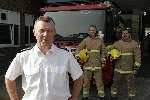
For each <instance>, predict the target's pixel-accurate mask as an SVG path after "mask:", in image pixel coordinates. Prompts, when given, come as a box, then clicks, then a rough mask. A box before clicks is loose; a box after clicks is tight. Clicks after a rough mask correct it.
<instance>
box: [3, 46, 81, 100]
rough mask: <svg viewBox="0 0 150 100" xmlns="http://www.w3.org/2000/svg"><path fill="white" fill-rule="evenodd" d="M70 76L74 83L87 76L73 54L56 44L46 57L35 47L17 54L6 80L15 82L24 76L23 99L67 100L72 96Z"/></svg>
mask: <svg viewBox="0 0 150 100" xmlns="http://www.w3.org/2000/svg"><path fill="white" fill-rule="evenodd" d="M68 73H70V74H71V77H72V78H73V80H76V79H78V78H79V77H80V76H81V75H82V73H83V72H82V69H81V68H80V65H79V64H78V62H77V61H76V59H75V58H74V57H73V55H72V54H71V53H68V52H67V51H65V50H63V49H59V48H57V47H56V46H54V45H52V47H51V49H50V50H49V52H48V53H47V54H46V55H44V54H43V53H42V52H41V51H40V49H39V48H38V46H37V45H35V46H34V47H33V48H32V49H31V50H26V51H23V52H21V53H18V54H17V55H16V57H15V58H14V59H13V61H12V63H11V64H10V66H9V68H8V70H7V72H6V75H5V77H6V78H7V79H9V80H15V79H16V78H17V77H18V76H19V75H22V88H23V90H24V91H25V94H24V96H23V98H22V100H67V99H68V97H70V96H71V94H70V91H69V77H68Z"/></svg>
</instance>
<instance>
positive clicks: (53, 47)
mask: <svg viewBox="0 0 150 100" xmlns="http://www.w3.org/2000/svg"><path fill="white" fill-rule="evenodd" d="M33 51H34V53H36V54H38V55H42V54H43V53H42V52H41V50H40V49H39V48H38V46H37V44H36V45H35V46H34V50H33ZM55 51H56V46H55V45H54V44H52V46H51V48H50V49H49V51H48V54H49V53H54V52H55Z"/></svg>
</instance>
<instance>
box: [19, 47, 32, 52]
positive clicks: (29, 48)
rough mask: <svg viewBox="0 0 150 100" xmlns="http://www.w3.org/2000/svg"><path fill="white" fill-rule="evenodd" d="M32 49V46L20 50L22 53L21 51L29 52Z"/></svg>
mask: <svg viewBox="0 0 150 100" xmlns="http://www.w3.org/2000/svg"><path fill="white" fill-rule="evenodd" d="M32 48H33V46H31V47H28V48H24V49H22V50H21V52H23V51H27V50H31V49H32Z"/></svg>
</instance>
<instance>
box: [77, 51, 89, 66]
mask: <svg viewBox="0 0 150 100" xmlns="http://www.w3.org/2000/svg"><path fill="white" fill-rule="evenodd" d="M75 57H76V59H78V60H80V61H81V62H82V63H85V62H87V60H88V58H89V51H88V50H87V49H82V50H81V51H80V52H79V53H78V54H77V55H75Z"/></svg>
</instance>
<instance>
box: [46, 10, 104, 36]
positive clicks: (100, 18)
mask: <svg viewBox="0 0 150 100" xmlns="http://www.w3.org/2000/svg"><path fill="white" fill-rule="evenodd" d="M45 15H48V16H50V17H52V18H53V19H54V21H55V23H56V31H57V33H58V34H60V35H62V36H68V35H70V34H78V33H87V32H88V26H89V25H91V24H93V25H96V26H97V28H98V30H102V31H103V30H104V23H105V11H104V10H81V11H59V12H46V13H45Z"/></svg>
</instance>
